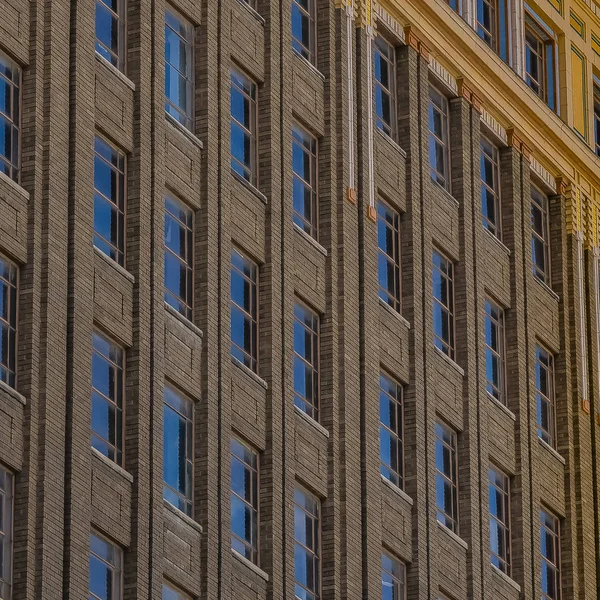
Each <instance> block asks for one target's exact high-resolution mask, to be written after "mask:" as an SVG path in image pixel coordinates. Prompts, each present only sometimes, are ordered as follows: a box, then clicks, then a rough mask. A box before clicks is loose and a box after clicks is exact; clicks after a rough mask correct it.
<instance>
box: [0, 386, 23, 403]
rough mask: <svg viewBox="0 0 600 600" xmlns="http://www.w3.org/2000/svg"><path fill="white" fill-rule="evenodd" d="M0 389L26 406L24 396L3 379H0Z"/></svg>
mask: <svg viewBox="0 0 600 600" xmlns="http://www.w3.org/2000/svg"><path fill="white" fill-rule="evenodd" d="M0 390H3V391H4V392H6V393H7V394H8V395H9V396H10V397H11V398H14V399H15V400H16V401H17V402H20V403H21V404H22V405H23V406H27V398H25V396H23V395H21V394H19V392H17V390H15V388H12V387H10V385H8V383H4V381H0Z"/></svg>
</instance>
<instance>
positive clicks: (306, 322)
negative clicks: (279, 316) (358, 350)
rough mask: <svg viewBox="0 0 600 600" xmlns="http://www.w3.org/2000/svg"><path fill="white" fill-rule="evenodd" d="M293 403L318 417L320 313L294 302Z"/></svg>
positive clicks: (313, 416) (312, 415) (308, 413)
mask: <svg viewBox="0 0 600 600" xmlns="http://www.w3.org/2000/svg"><path fill="white" fill-rule="evenodd" d="M294 404H295V405H296V406H297V407H298V408H299V409H301V410H303V411H304V412H305V413H306V414H307V415H309V416H310V417H312V418H313V419H315V420H318V419H319V315H317V314H316V313H314V312H313V311H312V310H310V309H309V308H307V307H306V306H304V305H303V304H299V303H298V302H296V304H295V305H294Z"/></svg>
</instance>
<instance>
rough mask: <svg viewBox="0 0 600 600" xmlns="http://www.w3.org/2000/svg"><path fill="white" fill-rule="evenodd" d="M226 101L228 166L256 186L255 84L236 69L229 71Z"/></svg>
mask: <svg viewBox="0 0 600 600" xmlns="http://www.w3.org/2000/svg"><path fill="white" fill-rule="evenodd" d="M230 101H231V170H232V171H234V172H235V173H237V174H238V175H239V176H240V177H243V178H244V179H245V180H246V181H248V182H249V183H251V184H252V185H254V186H256V185H257V180H258V177H257V174H258V173H257V171H258V169H257V165H256V129H257V126H256V123H257V108H256V84H255V83H254V82H253V81H252V80H251V79H249V78H248V77H246V76H245V75H243V74H242V73H240V72H239V71H232V72H231V99H230Z"/></svg>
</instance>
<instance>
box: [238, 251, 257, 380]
mask: <svg viewBox="0 0 600 600" xmlns="http://www.w3.org/2000/svg"><path fill="white" fill-rule="evenodd" d="M257 279H258V267H257V266H256V265H255V264H254V263H253V262H252V261H251V260H250V259H249V258H246V257H245V256H243V255H242V254H240V252H238V251H237V250H232V252H231V355H232V356H233V357H234V358H237V359H238V360H239V361H240V362H242V363H243V364H244V365H246V366H247V367H248V368H249V369H252V371H254V372H255V373H256V372H257V371H258V310H257V308H258V307H257V300H258V298H257V295H256V283H257Z"/></svg>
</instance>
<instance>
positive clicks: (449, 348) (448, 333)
mask: <svg viewBox="0 0 600 600" xmlns="http://www.w3.org/2000/svg"><path fill="white" fill-rule="evenodd" d="M432 274H433V343H434V344H435V346H436V347H437V348H439V349H440V350H441V351H442V352H443V353H444V354H447V355H448V356H449V357H450V358H451V359H452V360H454V265H453V264H452V261H450V260H448V259H447V258H446V257H444V256H442V255H441V254H439V253H438V252H435V251H434V252H433V271H432Z"/></svg>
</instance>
